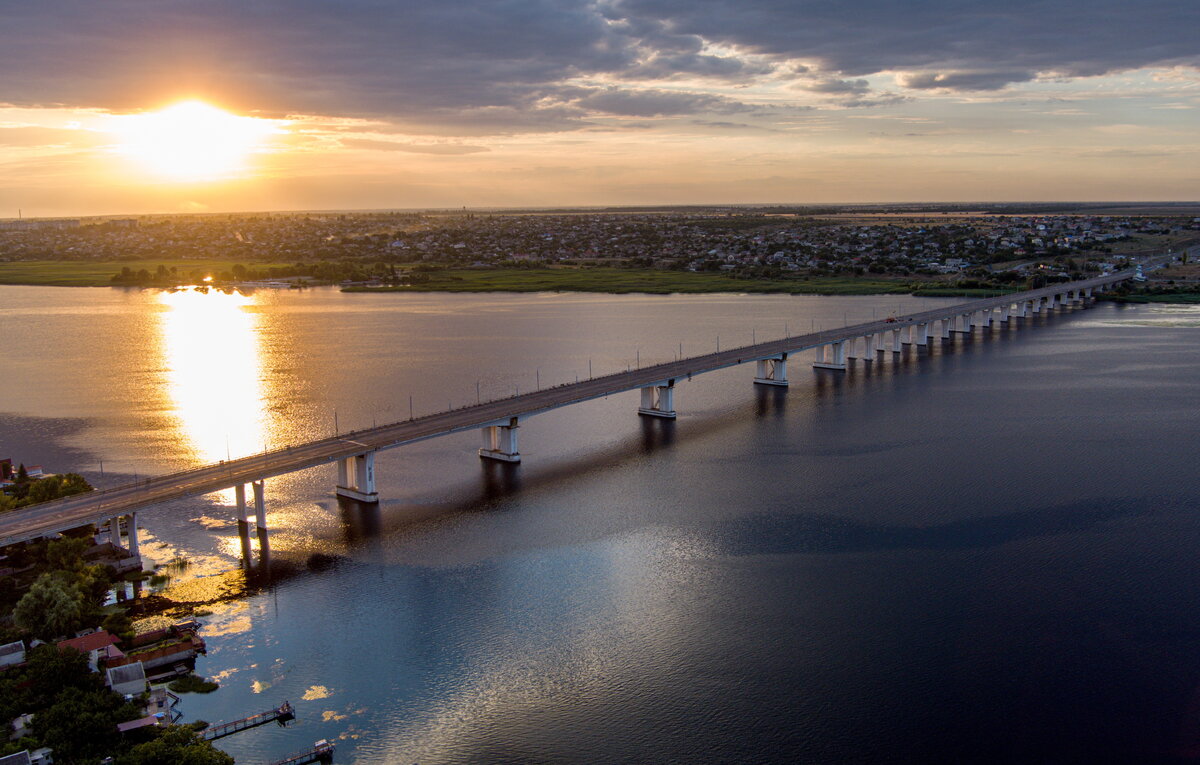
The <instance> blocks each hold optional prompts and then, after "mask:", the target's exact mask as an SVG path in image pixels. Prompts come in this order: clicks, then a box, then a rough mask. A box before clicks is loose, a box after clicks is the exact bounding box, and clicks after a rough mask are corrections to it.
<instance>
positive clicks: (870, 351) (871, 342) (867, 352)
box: [863, 332, 875, 361]
mask: <svg viewBox="0 0 1200 765" xmlns="http://www.w3.org/2000/svg"><path fill="white" fill-rule="evenodd" d="M863 359H865V360H866V361H874V360H875V333H874V332H872V333H871V334H869V335H867V336H866V337H864V338H863Z"/></svg>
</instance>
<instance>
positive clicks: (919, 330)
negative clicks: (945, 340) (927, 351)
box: [913, 322, 929, 345]
mask: <svg viewBox="0 0 1200 765" xmlns="http://www.w3.org/2000/svg"><path fill="white" fill-rule="evenodd" d="M913 334H915V335H916V336H917V337H916V339H915V340H914V341H913V342H915V343H916V344H917V345H929V324H928V323H926V322H922V323H920V324H918V325H917V326H915V327H913Z"/></svg>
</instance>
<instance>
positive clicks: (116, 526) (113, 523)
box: [108, 515, 121, 547]
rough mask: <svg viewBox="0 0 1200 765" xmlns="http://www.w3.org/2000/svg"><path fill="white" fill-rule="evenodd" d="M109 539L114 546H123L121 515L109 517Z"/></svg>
mask: <svg viewBox="0 0 1200 765" xmlns="http://www.w3.org/2000/svg"><path fill="white" fill-rule="evenodd" d="M108 541H109V542H110V543H112V546H113V547H120V546H121V516H119V515H118V516H116V517H115V518H109V519H108Z"/></svg>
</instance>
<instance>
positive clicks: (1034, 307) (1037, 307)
mask: <svg viewBox="0 0 1200 765" xmlns="http://www.w3.org/2000/svg"><path fill="white" fill-rule="evenodd" d="M1044 299H1045V298H1040V297H1039V298H1034V299H1033V300H1032V301H1031V302H1030V304H1029V310H1030V311H1032V312H1033V313H1041V312H1042V300H1044Z"/></svg>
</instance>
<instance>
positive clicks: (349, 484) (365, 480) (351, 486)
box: [334, 451, 379, 502]
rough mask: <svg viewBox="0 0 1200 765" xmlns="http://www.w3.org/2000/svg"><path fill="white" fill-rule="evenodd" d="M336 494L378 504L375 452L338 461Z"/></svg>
mask: <svg viewBox="0 0 1200 765" xmlns="http://www.w3.org/2000/svg"><path fill="white" fill-rule="evenodd" d="M334 492H335V493H337V494H338V495H339V496H342V497H348V498H349V499H356V500H358V501H359V502H378V501H379V492H377V491H375V452H373V451H370V452H366V453H364V454H355V455H354V456H352V457H346V458H345V459H341V460H338V482H337V486H336V487H335V489H334Z"/></svg>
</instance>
